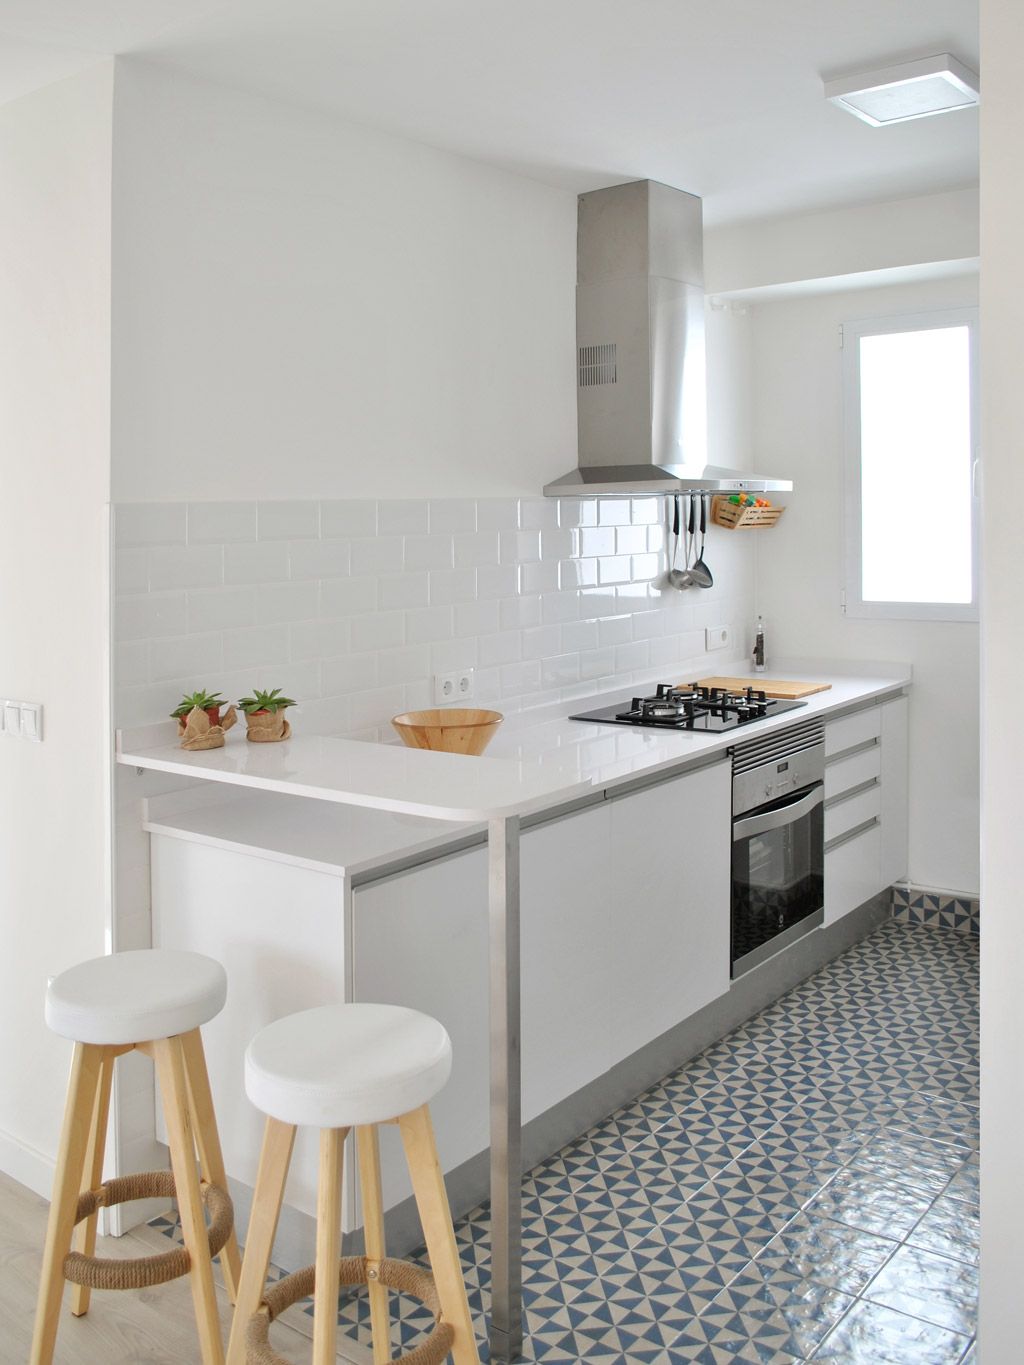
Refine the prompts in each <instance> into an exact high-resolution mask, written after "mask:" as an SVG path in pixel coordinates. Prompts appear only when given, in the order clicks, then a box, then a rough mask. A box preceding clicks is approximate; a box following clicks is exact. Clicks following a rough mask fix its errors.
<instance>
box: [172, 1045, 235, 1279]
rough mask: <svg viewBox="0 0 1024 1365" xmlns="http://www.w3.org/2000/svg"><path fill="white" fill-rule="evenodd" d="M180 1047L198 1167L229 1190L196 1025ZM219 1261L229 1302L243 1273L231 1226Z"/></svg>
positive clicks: (208, 1179) (211, 1182)
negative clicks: (197, 1155) (197, 1153)
mask: <svg viewBox="0 0 1024 1365" xmlns="http://www.w3.org/2000/svg"><path fill="white" fill-rule="evenodd" d="M181 1046H182V1051H183V1052H184V1055H185V1079H186V1081H187V1082H188V1098H189V1108H190V1110H191V1112H192V1124H193V1127H194V1128H195V1135H196V1145H197V1146H198V1148H199V1169H200V1171H201V1172H202V1176H203V1179H204V1180H205V1181H206V1183H207V1184H208V1185H219V1186H220V1188H221V1189H222V1190H223V1191H224V1192H225V1193H228V1177H227V1172H226V1171H225V1169H224V1156H223V1153H222V1152H221V1147H220V1134H219V1133H218V1132H217V1116H216V1114H215V1113H214V1109H213V1096H212V1094H211V1093H210V1074H209V1072H208V1071H207V1069H206V1053H205V1052H204V1051H203V1038H202V1034H201V1033H200V1032H199V1030H198V1029H193V1030H192V1032H191V1033H183V1034H182V1035H181ZM220 1265H221V1270H222V1272H223V1274H224V1287H225V1288H226V1289H227V1291H228V1298H229V1299H230V1301H231V1302H232V1303H236V1302H237V1300H238V1281H239V1277H240V1275H241V1273H242V1258H241V1256H240V1255H239V1253H238V1236H237V1234H236V1232H235V1229H234V1228H232V1230H231V1236H230V1237H229V1238H228V1240H227V1241H226V1242H225V1243H224V1247H223V1249H222V1250H221V1252H220Z"/></svg>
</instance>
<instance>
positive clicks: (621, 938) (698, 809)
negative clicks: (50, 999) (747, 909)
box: [608, 761, 732, 1062]
mask: <svg viewBox="0 0 1024 1365" xmlns="http://www.w3.org/2000/svg"><path fill="white" fill-rule="evenodd" d="M731 801H732V765H731V764H730V763H729V762H728V761H726V762H722V763H717V764H715V765H714V766H713V767H708V768H703V769H701V770H699V771H698V772H695V773H690V774H688V775H686V776H684V777H679V778H676V779H675V780H674V781H671V782H664V783H661V784H660V785H658V786H656V787H648V788H647V789H646V790H643V791H639V792H636V793H634V794H633V795H631V796H625V797H621V798H619V799H618V800H615V801H612V802H610V803H609V804H610V805H611V866H610V870H609V876H610V883H609V885H610V891H611V896H612V902H613V905H614V907H615V911H614V913H613V917H612V924H611V945H612V948H613V977H614V979H613V986H612V995H611V997H610V999H609V1001H608V1010H609V1013H610V1015H611V1019H612V1037H611V1049H612V1057H613V1060H614V1061H616V1062H618V1061H621V1060H622V1059H623V1058H624V1057H628V1056H629V1055H630V1054H631V1053H633V1052H635V1051H636V1050H637V1049H638V1048H641V1047H643V1046H644V1044H645V1043H649V1042H650V1041H651V1040H652V1039H653V1038H657V1037H658V1036H659V1035H660V1034H662V1033H664V1032H665V1031H666V1030H667V1029H669V1028H671V1027H672V1026H673V1025H674V1024H678V1023H679V1022H680V1021H681V1020H683V1019H685V1018H687V1017H688V1016H689V1015H691V1014H694V1013H695V1012H696V1011H697V1010H698V1009H701V1008H702V1007H703V1006H704V1005H707V1004H708V1003H710V1001H712V1000H714V999H716V998H717V997H718V996H720V995H724V994H725V993H726V992H727V991H728V989H729V890H730V872H729V866H730V857H731V852H732V849H731V822H730V812H731Z"/></svg>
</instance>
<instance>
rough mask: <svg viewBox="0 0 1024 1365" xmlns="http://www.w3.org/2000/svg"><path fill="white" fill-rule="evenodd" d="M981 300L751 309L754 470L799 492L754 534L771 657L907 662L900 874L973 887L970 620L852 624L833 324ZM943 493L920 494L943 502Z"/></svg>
mask: <svg viewBox="0 0 1024 1365" xmlns="http://www.w3.org/2000/svg"><path fill="white" fill-rule="evenodd" d="M976 302H977V280H976V279H970V278H965V279H957V280H946V281H942V282H936V283H933V284H926V285H914V286H906V287H902V288H898V289H885V290H858V291H856V292H854V293H843V294H824V295H820V296H816V297H810V298H802V299H793V300H788V301H785V302H778V303H771V304H763V303H760V304H757V305H756V306H755V307H754V313H753V316H754V324H753V330H754V368H755V394H756V397H755V412H754V417H755V431H756V446H757V466H758V468H760V469H764V470H768V471H770V472H772V473H778V474H780V475H782V476H784V477H791V478H792V479H793V482H794V486H795V490H796V491H795V492H794V493H793V494H791V495H788V496H787V497H786V498H782V497H780V499H779V500H780V501H786V502H788V507H787V510H786V513H785V515H784V516H783V518H782V520H781V521H780V523H779V525H778V526H777V527H776V528H775V529H774V530H772V531H769V532H764V533H761V534H759V537H758V561H757V581H758V604H759V610H763V612H764V614H765V619H766V626H767V634H768V641H769V651H770V653H774V654H775V655H776V656H779V655H783V656H789V657H793V656H804V657H818V658H822V657H824V658H840V659H898V660H909V661H910V662H911V663H912V664H913V668H914V686H913V697H912V701H911V735H910V867H909V874H910V880H911V881H912V882H913V883H915V884H916V885H919V886H926V887H935V888H939V889H946V890H952V891H957V892H962V893H965V894H977V891H978V881H979V871H978V856H979V855H978V837H979V836H978V820H979V816H978V722H977V706H978V696H979V679H978V627H977V625H976V624H968V623H954V622H912V621H861V620H853V619H851V618H848V617H844V616H843V615H842V614H841V612H840V609H839V593H840V588H841V586H842V538H841V519H840V484H841V478H842V470H841V464H842V433H843V425H842V364H841V353H840V351H839V347H838V328H839V324H840V323H841V322H844V321H851V320H852V319H854V318H858V317H861V318H863V317H876V316H882V315H885V314H892V313H901V312H911V311H918V310H920V311H925V310H928V309H934V308H941V307H945V306H959V305H966V304H972V303H976ZM941 494H942V490H941V489H929V490H927V496H931V497H940V496H941Z"/></svg>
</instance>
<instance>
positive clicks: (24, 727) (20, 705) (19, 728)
mask: <svg viewBox="0 0 1024 1365" xmlns="http://www.w3.org/2000/svg"><path fill="white" fill-rule="evenodd" d="M0 719H2V721H3V726H2V729H3V733H4V734H5V735H10V736H12V738H14V739H31V740H35V741H36V742H37V743H38V742H39V741H41V740H42V738H43V704H42V702H38V701H4V702H2V703H0Z"/></svg>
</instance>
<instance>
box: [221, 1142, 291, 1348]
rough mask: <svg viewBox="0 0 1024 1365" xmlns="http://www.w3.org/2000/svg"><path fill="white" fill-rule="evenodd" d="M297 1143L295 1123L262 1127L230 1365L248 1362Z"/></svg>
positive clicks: (232, 1331)
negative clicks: (249, 1334)
mask: <svg viewBox="0 0 1024 1365" xmlns="http://www.w3.org/2000/svg"><path fill="white" fill-rule="evenodd" d="M294 1145H295V1127H294V1125H293V1124H290V1123H281V1122H280V1121H279V1120H278V1119H271V1118H268V1119H267V1123H266V1127H265V1128H264V1130H263V1148H262V1150H261V1152H260V1165H259V1170H258V1172H257V1174H256V1189H255V1190H254V1191H253V1197H252V1209H251V1210H250V1213H249V1230H248V1232H247V1233H246V1236H245V1258H244V1260H243V1261H242V1275H241V1279H240V1280H239V1282H238V1298H237V1300H236V1302H235V1315H234V1318H233V1319H232V1322H231V1339H230V1341H229V1342H228V1355H227V1365H245V1331H246V1328H247V1327H248V1325H249V1319H250V1318H251V1317H252V1315H253V1313H255V1312H256V1310H257V1308H259V1306H260V1304H261V1303H262V1302H263V1290H264V1287H265V1286H266V1283H267V1268H268V1266H269V1265H270V1255H271V1252H272V1251H273V1249H274V1238H275V1236H276V1235H277V1220H278V1218H280V1216H281V1204H282V1202H283V1200H284V1186H285V1181H286V1180H287V1179H288V1167H289V1165H290V1164H291V1159H292V1148H293V1147H294Z"/></svg>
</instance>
